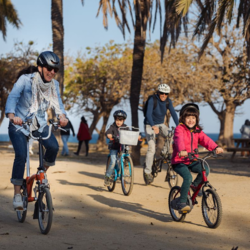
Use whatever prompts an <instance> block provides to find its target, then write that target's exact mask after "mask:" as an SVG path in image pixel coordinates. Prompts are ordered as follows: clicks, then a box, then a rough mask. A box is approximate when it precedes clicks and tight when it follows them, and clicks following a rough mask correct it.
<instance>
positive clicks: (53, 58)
mask: <svg viewBox="0 0 250 250" xmlns="http://www.w3.org/2000/svg"><path fill="white" fill-rule="evenodd" d="M37 66H41V67H45V66H50V67H52V68H57V69H59V66H60V59H59V57H58V56H57V55H56V54H55V53H54V52H52V51H44V52H42V53H41V54H40V55H39V56H38V58H37Z"/></svg>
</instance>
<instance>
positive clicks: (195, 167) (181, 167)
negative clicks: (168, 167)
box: [173, 161, 209, 203]
mask: <svg viewBox="0 0 250 250" xmlns="http://www.w3.org/2000/svg"><path fill="white" fill-rule="evenodd" d="M173 168H174V171H175V172H176V173H177V174H179V175H180V176H181V177H182V178H183V183H182V186H181V197H180V202H181V203H186V202H187V196H188V190H189V187H190V185H191V183H192V175H191V173H190V171H191V172H193V173H198V175H197V177H196V178H195V180H194V182H193V184H194V186H195V187H197V186H198V185H199V184H200V183H201V181H202V166H201V163H200V162H199V161H195V162H193V163H191V164H190V165H186V164H183V163H179V164H176V165H173ZM205 169H206V175H207V176H208V174H209V170H208V167H207V166H206V165H205Z"/></svg>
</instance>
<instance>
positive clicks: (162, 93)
mask: <svg viewBox="0 0 250 250" xmlns="http://www.w3.org/2000/svg"><path fill="white" fill-rule="evenodd" d="M159 94H160V95H168V93H164V92H160V91H159Z"/></svg>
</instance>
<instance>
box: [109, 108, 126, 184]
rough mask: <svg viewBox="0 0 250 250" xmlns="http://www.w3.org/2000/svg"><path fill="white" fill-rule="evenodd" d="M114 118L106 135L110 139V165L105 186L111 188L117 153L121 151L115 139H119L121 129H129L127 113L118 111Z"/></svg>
mask: <svg viewBox="0 0 250 250" xmlns="http://www.w3.org/2000/svg"><path fill="white" fill-rule="evenodd" d="M113 116H114V119H115V121H114V123H113V124H112V125H111V126H110V127H109V129H108V130H107V131H106V133H105V135H106V136H107V138H108V139H110V143H109V150H110V164H109V167H108V170H107V172H106V173H105V177H104V186H109V185H110V183H111V182H112V174H113V171H114V167H115V162H116V158H117V153H118V152H119V150H120V143H119V142H117V140H113V138H117V137H119V128H121V127H123V128H126V127H127V125H126V124H124V121H125V120H126V118H127V114H126V112H125V111H123V110H117V111H115V112H114V114H113Z"/></svg>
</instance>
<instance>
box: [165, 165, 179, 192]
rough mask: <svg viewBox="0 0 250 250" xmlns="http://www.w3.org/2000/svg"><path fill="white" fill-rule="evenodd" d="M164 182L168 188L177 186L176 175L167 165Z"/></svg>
mask: <svg viewBox="0 0 250 250" xmlns="http://www.w3.org/2000/svg"><path fill="white" fill-rule="evenodd" d="M165 181H167V182H168V185H169V187H170V188H172V187H174V186H177V185H178V175H177V173H176V172H175V171H174V170H173V168H172V166H171V165H170V164H168V170H167V175H166V179H165Z"/></svg>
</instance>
